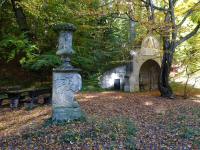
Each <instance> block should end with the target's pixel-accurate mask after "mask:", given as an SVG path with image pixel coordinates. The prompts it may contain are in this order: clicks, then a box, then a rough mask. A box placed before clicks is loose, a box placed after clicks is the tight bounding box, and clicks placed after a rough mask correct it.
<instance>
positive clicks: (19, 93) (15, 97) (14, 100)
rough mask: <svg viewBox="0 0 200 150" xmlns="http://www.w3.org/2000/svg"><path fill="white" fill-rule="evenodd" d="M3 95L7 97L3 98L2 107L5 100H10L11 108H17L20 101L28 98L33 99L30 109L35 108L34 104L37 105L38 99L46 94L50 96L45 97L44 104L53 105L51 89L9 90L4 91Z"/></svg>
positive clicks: (0, 101)
mask: <svg viewBox="0 0 200 150" xmlns="http://www.w3.org/2000/svg"><path fill="white" fill-rule="evenodd" d="M1 94H2V92H1ZM3 94H4V95H5V96H2V98H0V106H1V104H2V101H3V100H5V99H8V100H10V107H11V108H17V107H18V105H19V102H20V100H22V99H23V98H24V97H26V96H28V97H30V98H31V99H30V101H29V104H30V107H33V104H34V103H37V97H38V96H40V95H44V94H49V96H46V97H44V103H51V102H50V101H51V88H27V89H17V90H7V91H4V92H3Z"/></svg>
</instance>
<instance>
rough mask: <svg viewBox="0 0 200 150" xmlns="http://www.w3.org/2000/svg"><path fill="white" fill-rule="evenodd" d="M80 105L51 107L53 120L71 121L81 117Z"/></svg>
mask: <svg viewBox="0 0 200 150" xmlns="http://www.w3.org/2000/svg"><path fill="white" fill-rule="evenodd" d="M83 116H84V115H83V112H82V111H81V109H80V107H77V108H73V107H71V108H70V107H53V115H52V119H53V121H63V120H64V121H72V120H76V119H79V118H81V117H83Z"/></svg>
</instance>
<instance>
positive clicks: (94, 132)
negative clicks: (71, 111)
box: [61, 117, 137, 149]
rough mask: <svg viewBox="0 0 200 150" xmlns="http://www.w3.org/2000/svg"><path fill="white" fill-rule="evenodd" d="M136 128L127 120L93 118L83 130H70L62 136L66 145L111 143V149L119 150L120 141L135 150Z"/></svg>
mask: <svg viewBox="0 0 200 150" xmlns="http://www.w3.org/2000/svg"><path fill="white" fill-rule="evenodd" d="M136 131H137V130H136V127H135V125H134V123H133V121H131V120H130V119H127V118H121V117H120V118H108V119H103V120H99V119H96V118H92V119H89V120H87V121H86V123H85V125H84V128H83V129H82V130H69V131H66V132H65V133H64V134H63V135H62V136H61V142H64V143H71V144H72V143H85V142H88V141H90V142H92V143H93V142H97V143H99V144H101V143H103V142H108V143H110V148H111V149H118V148H119V146H120V141H121V142H123V144H124V145H122V147H124V148H126V149H135V140H134V139H135V136H136Z"/></svg>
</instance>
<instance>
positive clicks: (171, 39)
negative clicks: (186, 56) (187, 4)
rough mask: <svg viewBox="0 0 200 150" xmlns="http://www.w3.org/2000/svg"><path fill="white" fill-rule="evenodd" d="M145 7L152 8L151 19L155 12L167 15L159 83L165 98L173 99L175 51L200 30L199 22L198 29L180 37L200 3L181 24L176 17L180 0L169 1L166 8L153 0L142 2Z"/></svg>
mask: <svg viewBox="0 0 200 150" xmlns="http://www.w3.org/2000/svg"><path fill="white" fill-rule="evenodd" d="M142 1H143V3H144V4H145V5H148V6H149V7H150V10H151V11H150V12H151V18H153V17H155V11H154V10H157V11H162V12H163V13H164V15H165V17H164V18H165V19H164V24H165V26H164V27H161V28H160V32H162V37H163V50H164V54H163V58H162V65H161V74H160V83H159V90H160V92H161V95H162V96H163V97H168V98H173V91H172V89H171V87H170V85H169V74H170V70H171V67H172V60H173V55H174V52H175V49H176V47H177V46H179V45H180V44H182V43H183V42H184V41H186V40H188V39H190V38H191V37H192V36H194V35H195V34H196V33H197V32H198V30H199V28H200V20H198V21H197V25H196V27H194V29H193V30H192V31H191V32H189V33H188V34H187V35H185V36H183V37H180V34H179V32H180V29H181V27H182V26H183V24H184V23H185V21H186V20H187V18H189V17H190V16H191V15H192V14H193V13H195V12H196V11H199V8H200V1H199V2H197V3H196V4H194V5H193V6H192V7H191V8H190V9H189V10H187V12H186V13H185V15H184V17H183V18H182V20H181V21H179V23H177V18H178V17H177V16H175V6H176V3H177V2H178V0H168V2H167V3H166V2H165V7H162V6H161V7H160V6H156V5H155V4H154V3H153V1H152V0H148V1H145V0H142Z"/></svg>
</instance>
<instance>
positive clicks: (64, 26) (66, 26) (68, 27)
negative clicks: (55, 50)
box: [53, 23, 76, 32]
mask: <svg viewBox="0 0 200 150" xmlns="http://www.w3.org/2000/svg"><path fill="white" fill-rule="evenodd" d="M53 30H54V31H56V32H60V31H72V32H74V31H76V27H75V25H73V24H71V23H60V24H56V25H54V26H53Z"/></svg>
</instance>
